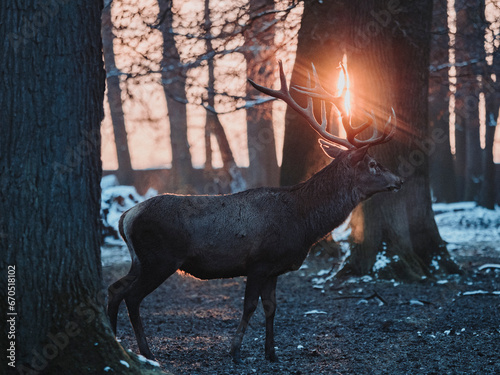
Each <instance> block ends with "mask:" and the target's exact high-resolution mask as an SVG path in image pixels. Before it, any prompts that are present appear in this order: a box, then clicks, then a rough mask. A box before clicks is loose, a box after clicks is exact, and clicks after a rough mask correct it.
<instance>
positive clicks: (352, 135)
mask: <svg viewBox="0 0 500 375" xmlns="http://www.w3.org/2000/svg"><path fill="white" fill-rule="evenodd" d="M340 68H341V69H342V71H343V72H344V76H347V74H346V71H345V68H344V65H343V64H342V63H340ZM312 70H313V77H314V82H315V83H314V87H312V88H311V87H304V86H294V87H293V89H294V90H295V91H297V92H300V93H302V94H306V95H308V96H309V97H312V98H317V99H321V100H328V101H329V102H331V103H333V104H334V105H335V106H336V107H337V109H339V111H340V113H341V115H342V125H343V126H344V129H345V132H346V135H347V140H348V141H349V143H350V144H351V145H353V146H354V147H356V148H360V147H363V146H374V145H378V144H382V143H385V142H388V141H390V140H391V139H392V137H393V136H394V134H395V132H396V126H397V118H396V113H395V112H394V108H391V110H392V115H391V116H389V119H388V120H387V122H386V123H385V125H384V131H383V133H382V134H381V135H380V136H379V134H378V126H377V122H376V120H375V116H374V115H373V113H371V114H369V117H368V119H367V121H365V122H364V123H362V124H361V125H358V126H356V127H354V126H352V123H351V115H350V114H349V115H346V113H345V111H344V110H343V106H342V105H340V106H339V105H338V104H337V103H336V101H337V100H338V99H339V98H341V97H343V96H344V94H345V91H346V86H344V90H343V92H342V94H341V95H340V96H334V95H332V94H330V93H329V92H328V91H326V90H325V89H324V88H323V87H322V86H321V84H320V82H319V78H318V73H317V72H316V68H315V67H314V64H312ZM393 118H394V123H393V121H392V119H393ZM372 124H374V126H373V134H372V136H371V137H370V138H369V139H366V140H360V139H357V138H356V136H357V135H358V134H360V133H361V132H363V131H364V130H365V129H367V128H368V127H369V126H371V125H372Z"/></svg>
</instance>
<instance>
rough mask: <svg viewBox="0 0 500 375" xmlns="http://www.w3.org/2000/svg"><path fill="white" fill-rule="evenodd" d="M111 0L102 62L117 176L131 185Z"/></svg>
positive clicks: (104, 23)
mask: <svg viewBox="0 0 500 375" xmlns="http://www.w3.org/2000/svg"><path fill="white" fill-rule="evenodd" d="M111 3H112V2H111V1H110V2H109V3H108V4H106V6H105V7H104V9H103V12H102V29H101V33H102V41H103V53H104V62H105V67H106V83H107V86H108V87H107V88H108V102H109V109H110V112H111V122H112V124H113V132H114V135H115V145H116V157H117V160H118V170H117V176H116V177H117V178H118V181H119V182H120V184H122V185H133V183H134V175H133V170H132V163H131V161H130V152H129V147H128V140H127V129H126V127H125V116H124V114H123V107H122V96H121V89H120V72H119V71H118V69H117V68H116V64H115V54H114V51H113V40H114V39H115V36H114V34H113V23H112V21H111Z"/></svg>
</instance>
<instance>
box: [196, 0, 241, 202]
mask: <svg viewBox="0 0 500 375" xmlns="http://www.w3.org/2000/svg"><path fill="white" fill-rule="evenodd" d="M204 15H205V31H206V33H207V35H210V32H211V25H212V21H211V18H210V1H209V0H205V14H204ZM205 45H206V53H207V55H212V54H213V51H214V49H213V47H212V42H211V40H210V38H206V39H205ZM207 62H208V97H207V105H208V108H207V117H206V125H205V126H206V129H207V130H208V131H209V132H211V133H213V134H214V135H215V139H217V144H218V145H219V151H220V153H221V158H222V164H223V168H224V172H225V174H226V176H225V178H224V179H223V180H222V181H220V183H219V189H220V191H213V192H211V193H231V192H233V193H235V192H238V191H243V190H245V189H246V182H245V181H244V179H243V177H242V175H241V171H240V169H239V168H238V166H237V165H236V162H235V161H234V157H233V152H232V151H231V147H230V146H229V142H228V140H227V137H226V132H225V131H224V127H223V126H222V123H221V122H220V120H219V116H218V115H217V113H215V67H214V60H213V58H209V59H208V61H207Z"/></svg>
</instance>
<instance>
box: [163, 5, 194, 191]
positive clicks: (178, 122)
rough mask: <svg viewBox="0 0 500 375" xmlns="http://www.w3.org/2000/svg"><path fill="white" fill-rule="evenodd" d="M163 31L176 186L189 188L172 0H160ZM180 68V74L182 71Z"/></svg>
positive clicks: (183, 93)
mask: <svg viewBox="0 0 500 375" xmlns="http://www.w3.org/2000/svg"><path fill="white" fill-rule="evenodd" d="M158 5H159V8H160V13H159V15H160V30H161V32H162V36H163V56H162V63H161V67H162V83H163V90H164V92H165V98H166V101H167V108H168V119H169V122H170V143H171V146H172V176H173V181H172V182H173V187H174V189H179V190H181V191H184V190H186V189H187V190H189V186H190V185H191V183H192V181H191V179H192V174H193V165H192V162H191V153H190V152H189V142H188V137H187V113H186V103H187V99H186V91H185V77H184V74H185V73H184V72H183V69H180V68H181V67H182V63H181V59H180V55H179V51H178V50H177V46H176V44H175V39H174V34H173V29H172V27H173V13H172V6H173V2H172V1H171V0H159V1H158ZM179 70H181V73H179Z"/></svg>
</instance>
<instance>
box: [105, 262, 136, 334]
mask: <svg viewBox="0 0 500 375" xmlns="http://www.w3.org/2000/svg"><path fill="white" fill-rule="evenodd" d="M139 271H140V269H139V265H138V264H137V263H133V264H132V267H131V268H130V271H129V273H128V274H127V275H126V276H124V277H122V278H121V279H120V280H118V281H116V282H115V283H113V284H112V285H110V286H109V288H108V309H107V313H108V317H109V321H110V323H111V328H112V329H113V332H114V334H115V335H116V322H117V316H118V309H119V307H120V304H121V302H122V301H123V299H124V298H125V296H126V295H127V293H128V291H129V290H130V288H131V286H132V283H133V281H134V280H135V279H136V278H137V276H138V275H139Z"/></svg>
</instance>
